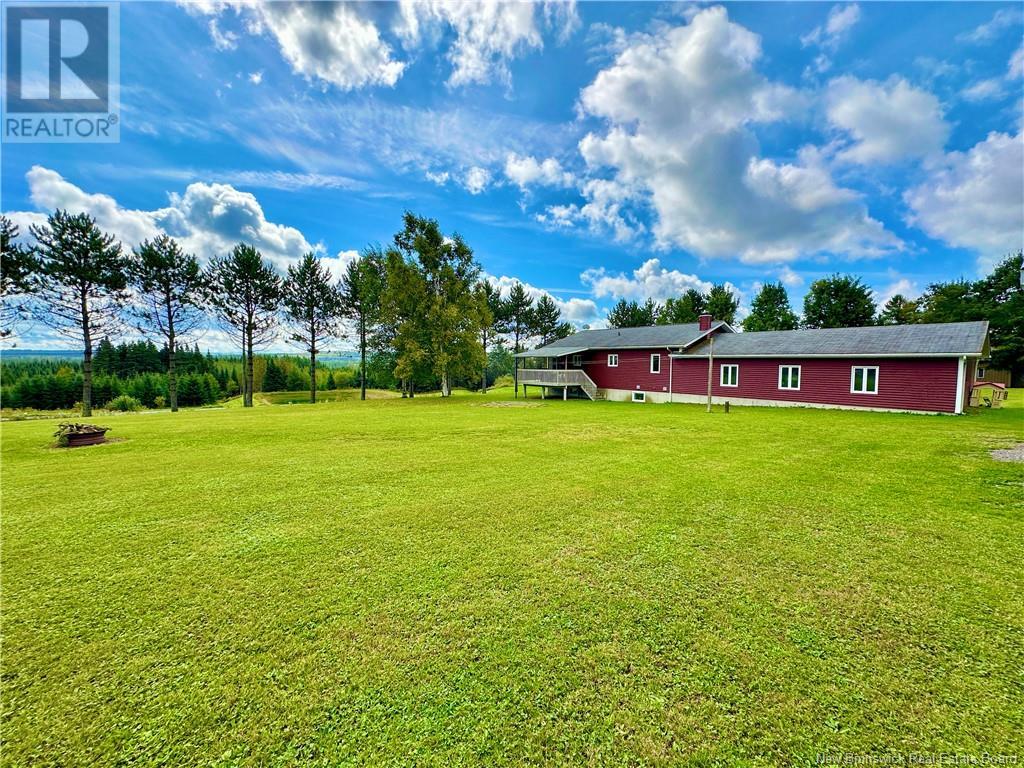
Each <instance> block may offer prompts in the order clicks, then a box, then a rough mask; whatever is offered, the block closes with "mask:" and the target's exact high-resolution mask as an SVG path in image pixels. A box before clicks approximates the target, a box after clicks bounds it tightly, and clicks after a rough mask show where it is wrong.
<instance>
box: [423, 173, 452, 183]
mask: <svg viewBox="0 0 1024 768" xmlns="http://www.w3.org/2000/svg"><path fill="white" fill-rule="evenodd" d="M425 175H426V177H427V181H432V182H434V183H435V184H437V186H439V187H443V186H444V185H445V184H447V183H448V179H449V178H451V174H450V173H448V171H437V172H434V171H427V172H426V174H425Z"/></svg>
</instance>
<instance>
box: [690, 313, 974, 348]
mask: <svg viewBox="0 0 1024 768" xmlns="http://www.w3.org/2000/svg"><path fill="white" fill-rule="evenodd" d="M987 338H988V321H987V320H980V321H976V322H969V323H929V324H917V325H881V326H878V325H876V326H868V327H866V328H820V329H813V330H810V329H808V330H799V331H758V332H750V333H730V334H724V335H718V336H716V337H715V342H714V354H715V356H716V357H845V356H854V357H860V356H863V357H871V356H875V357H886V356H888V357H901V356H911V355H912V356H917V355H927V356H936V357H938V356H960V355H971V356H973V355H984V354H985V346H986V339H987ZM708 347H709V344H707V343H706V342H702V343H701V344H699V345H696V346H693V347H691V348H690V349H688V350H686V351H685V352H683V353H681V356H682V357H706V356H707V354H708Z"/></svg>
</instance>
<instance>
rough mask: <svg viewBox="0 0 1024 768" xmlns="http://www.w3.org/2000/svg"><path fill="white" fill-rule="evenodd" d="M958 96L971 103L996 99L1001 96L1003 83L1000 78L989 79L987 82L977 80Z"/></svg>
mask: <svg viewBox="0 0 1024 768" xmlns="http://www.w3.org/2000/svg"><path fill="white" fill-rule="evenodd" d="M960 95H961V96H963V98H964V99H966V100H967V101H971V102H979V101H989V100H990V99H998V98H1000V97H1001V96H1002V95H1003V82H1002V80H1001V79H1000V78H996V77H990V78H988V79H987V80H979V81H978V82H976V83H973V84H972V85H970V86H968V87H967V88H964V89H963V90H962V91H960Z"/></svg>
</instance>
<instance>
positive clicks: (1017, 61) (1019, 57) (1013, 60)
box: [1006, 44, 1024, 80]
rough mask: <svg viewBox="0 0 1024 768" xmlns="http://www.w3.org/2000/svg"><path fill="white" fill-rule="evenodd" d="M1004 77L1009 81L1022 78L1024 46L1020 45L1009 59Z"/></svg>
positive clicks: (1023, 74) (1023, 73) (1023, 75)
mask: <svg viewBox="0 0 1024 768" xmlns="http://www.w3.org/2000/svg"><path fill="white" fill-rule="evenodd" d="M1006 77H1007V78H1008V79H1010V80H1019V79H1020V78H1022V77H1024V44H1021V46H1020V47H1019V48H1017V50H1016V51H1014V52H1013V55H1012V56H1011V57H1010V63H1009V64H1008V65H1007V67H1006Z"/></svg>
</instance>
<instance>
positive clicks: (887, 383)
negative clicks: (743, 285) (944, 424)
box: [583, 349, 959, 413]
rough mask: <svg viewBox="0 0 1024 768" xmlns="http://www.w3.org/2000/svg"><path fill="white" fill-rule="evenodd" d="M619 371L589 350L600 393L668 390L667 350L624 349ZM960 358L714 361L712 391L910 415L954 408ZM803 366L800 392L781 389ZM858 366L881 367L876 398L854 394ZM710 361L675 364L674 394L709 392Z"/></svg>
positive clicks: (588, 363)
mask: <svg viewBox="0 0 1024 768" xmlns="http://www.w3.org/2000/svg"><path fill="white" fill-rule="evenodd" d="M653 352H658V353H660V354H661V355H662V364H661V373H660V374H652V373H650V355H651V353H653ZM618 355H619V367H618V368H609V367H608V365H607V357H608V353H607V352H603V351H602V352H600V353H598V352H591V353H589V354H588V355H587V356H586V358H585V362H584V366H583V368H584V370H585V371H586V372H587V374H588V375H589V376H590V378H592V379H593V380H594V383H595V384H597V386H598V387H601V388H602V389H625V390H634V391H635V390H636V389H637V385H639V387H640V390H642V391H646V392H668V379H669V376H668V369H669V366H668V360H669V358H668V353H667V350H664V349H662V350H629V349H626V350H620V351H619V352H618ZM958 362H959V361H958V360H957V359H956V358H865V359H850V358H791V359H779V358H764V359H754V358H734V359H729V358H715V361H714V371H713V379H712V393H713V394H714V395H715V396H716V397H724V398H728V397H733V398H736V399H743V398H750V399H756V400H784V401H787V402H795V403H813V404H820V405H847V406H860V407H863V408H893V409H898V410H911V411H942V412H948V413H953V412H954V411H955V410H956V381H957V367H958ZM723 363H724V364H736V365H739V386H738V387H723V386H720V384H719V382H720V381H721V373H720V366H721V365H722V364H723ZM780 365H799V366H800V389H799V390H796V391H794V390H788V389H779V366H780ZM854 365H874V366H878V394H877V395H867V394H853V393H851V392H850V369H851V368H852V367H853V366H854ZM707 375H708V367H707V360H701V359H692V360H688V359H683V360H675V361H674V367H673V369H672V391H673V392H675V393H678V394H688V395H704V394H706V393H707Z"/></svg>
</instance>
